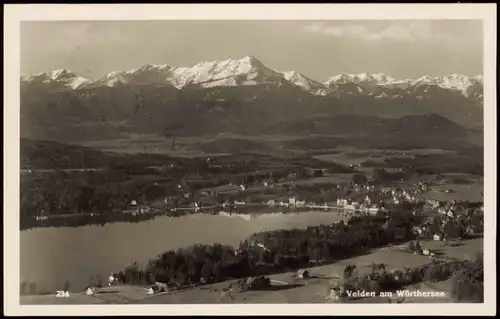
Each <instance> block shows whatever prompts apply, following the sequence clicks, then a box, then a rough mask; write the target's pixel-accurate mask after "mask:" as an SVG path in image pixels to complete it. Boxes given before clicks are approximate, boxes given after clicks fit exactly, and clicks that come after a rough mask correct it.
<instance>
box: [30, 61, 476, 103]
mask: <svg viewBox="0 0 500 319" xmlns="http://www.w3.org/2000/svg"><path fill="white" fill-rule="evenodd" d="M282 81H287V82H288V83H291V84H293V85H295V86H297V87H300V88H302V89H303V90H304V91H306V92H308V93H311V94H313V95H322V96H326V95H332V94H333V95H334V94H339V93H346V92H347V94H351V95H352V94H366V95H369V94H370V93H371V95H374V94H375V95H376V96H381V95H382V93H385V95H387V96H388V97H394V96H395V95H396V94H391V93H390V91H394V90H395V91H397V90H406V91H408V90H418V89H419V88H421V87H439V88H440V89H443V90H451V91H457V92H459V93H461V94H462V95H463V96H465V97H466V98H475V99H482V89H483V77H482V75H477V76H473V77H469V76H465V75H461V74H450V75H444V76H437V77H430V76H423V77H420V78H417V79H404V80H397V79H395V78H393V77H392V76H390V75H388V74H384V73H360V74H350V73H341V74H338V75H334V76H332V77H330V78H328V79H327V80H326V81H325V82H323V83H322V82H320V81H316V80H313V79H311V78H310V77H308V76H306V75H304V74H303V73H301V72H297V71H294V70H291V71H277V70H275V69H273V68H270V67H267V66H266V65H264V64H263V63H262V62H261V61H260V60H258V59H257V58H255V57H254V56H245V57H243V58H241V59H227V60H216V61H210V62H200V63H197V64H195V65H193V66H192V67H177V66H173V65H170V64H145V65H143V66H141V67H139V68H136V69H130V70H126V71H113V72H110V73H108V74H106V75H105V76H103V77H100V78H98V79H95V80H91V79H86V78H83V77H81V76H78V75H77V74H75V73H73V72H72V71H70V70H68V69H59V70H54V71H48V72H42V73H38V74H35V75H31V76H27V75H24V76H22V77H21V82H26V83H47V84H55V85H60V88H67V89H73V90H79V89H93V88H98V87H103V86H107V87H115V86H120V85H166V86H172V87H174V88H176V89H178V90H181V89H183V88H185V87H189V86H198V87H201V88H211V87H224V86H226V87H227V86H241V85H258V84H275V85H278V86H279V85H280V84H282ZM384 90H385V91H387V92H384ZM349 92H350V93H349ZM382 96H383V95H382Z"/></svg>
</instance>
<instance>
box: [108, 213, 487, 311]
mask: <svg viewBox="0 0 500 319" xmlns="http://www.w3.org/2000/svg"><path fill="white" fill-rule="evenodd" d="M419 222H420V220H419V217H416V216H414V215H412V214H409V213H408V212H391V213H387V214H380V215H378V216H356V217H352V218H351V219H350V220H348V222H347V223H344V222H339V223H334V224H331V225H321V226H316V227H308V228H306V229H292V230H275V231H269V232H260V233H256V234H254V235H252V236H250V238H248V239H247V240H245V241H243V242H241V243H240V245H239V247H238V248H237V249H234V248H233V247H230V246H223V245H219V244H215V245H195V246H192V247H190V248H187V249H179V250H176V251H167V252H165V253H163V254H160V255H158V256H157V257H156V259H153V260H151V261H150V262H149V263H148V264H147V265H139V264H137V263H134V264H132V265H129V266H127V267H126V268H125V269H124V270H122V271H120V272H118V273H117V278H118V281H119V282H122V283H128V284H139V285H142V284H153V283H155V282H157V281H158V282H165V283H167V282H170V283H175V284H176V285H177V287H188V286H192V285H197V284H205V283H213V282H219V281H224V280H227V279H231V278H243V277H248V276H261V275H265V274H271V273H276V272H283V271H291V270H295V269H298V268H301V267H305V266H311V265H318V264H321V263H332V262H334V261H336V260H340V259H345V258H348V257H351V256H355V255H359V254H362V253H364V252H367V251H369V250H370V249H372V248H376V247H381V246H384V245H387V244H389V243H397V242H401V241H407V240H409V239H411V238H413V233H412V232H411V227H412V226H413V225H415V224H417V223H419ZM355 268H356V267H355V265H348V266H347V267H346V269H345V271H344V276H343V278H342V281H343V286H344V288H345V289H351V290H352V289H354V290H363V289H364V290H369V291H387V290H391V289H398V288H401V287H403V286H406V285H410V284H414V283H418V282H421V281H429V282H436V281H442V280H447V279H450V278H452V285H453V292H452V297H453V298H455V299H456V300H461V301H473V302H481V301H482V298H483V277H482V276H483V275H482V272H483V260H482V256H478V257H477V258H476V259H475V260H465V261H460V260H451V261H437V260H434V261H432V262H431V263H429V264H427V265H423V266H419V267H407V268H405V269H401V270H393V271H387V270H386V269H385V266H384V265H383V264H379V265H377V264H374V265H373V267H372V268H373V269H372V272H371V273H369V274H364V275H358V274H357V272H356V271H355Z"/></svg>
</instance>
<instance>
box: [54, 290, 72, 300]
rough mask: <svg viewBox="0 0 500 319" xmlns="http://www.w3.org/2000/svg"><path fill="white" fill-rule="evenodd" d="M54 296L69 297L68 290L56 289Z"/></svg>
mask: <svg viewBox="0 0 500 319" xmlns="http://www.w3.org/2000/svg"><path fill="white" fill-rule="evenodd" d="M56 297H58V298H62V297H69V291H63V290H58V291H57V295H56Z"/></svg>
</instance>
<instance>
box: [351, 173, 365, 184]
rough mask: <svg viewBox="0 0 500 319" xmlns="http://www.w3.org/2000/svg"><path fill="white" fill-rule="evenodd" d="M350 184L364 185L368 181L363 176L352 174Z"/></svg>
mask: <svg viewBox="0 0 500 319" xmlns="http://www.w3.org/2000/svg"><path fill="white" fill-rule="evenodd" d="M352 182H353V183H354V184H356V185H365V184H366V183H367V182H368V179H367V178H366V176H365V175H364V174H354V175H353V176H352Z"/></svg>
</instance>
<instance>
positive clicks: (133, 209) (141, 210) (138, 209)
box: [123, 200, 157, 216]
mask: <svg viewBox="0 0 500 319" xmlns="http://www.w3.org/2000/svg"><path fill="white" fill-rule="evenodd" d="M156 212H157V210H156V209H154V208H152V207H149V206H147V205H139V204H137V201H136V200H132V201H130V204H129V205H128V207H127V208H126V209H124V210H123V213H124V214H130V215H132V216H137V215H144V214H151V213H156Z"/></svg>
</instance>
